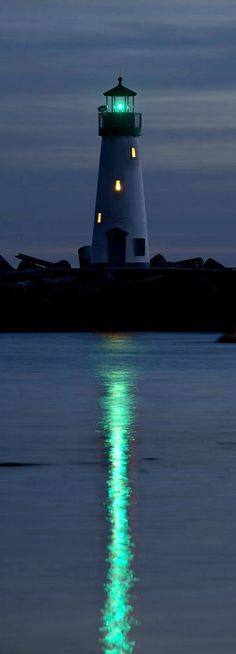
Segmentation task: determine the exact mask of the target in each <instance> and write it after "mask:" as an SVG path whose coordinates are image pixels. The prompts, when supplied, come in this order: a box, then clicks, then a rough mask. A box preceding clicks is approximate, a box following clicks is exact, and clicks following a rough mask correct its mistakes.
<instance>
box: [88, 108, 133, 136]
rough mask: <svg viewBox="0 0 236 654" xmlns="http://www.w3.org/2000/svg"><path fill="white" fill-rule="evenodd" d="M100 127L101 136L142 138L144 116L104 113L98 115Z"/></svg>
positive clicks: (131, 113)
mask: <svg viewBox="0 0 236 654" xmlns="http://www.w3.org/2000/svg"><path fill="white" fill-rule="evenodd" d="M98 127H99V135H100V136H140V135H141V131H142V114H140V113H136V112H130V113H129V112H127V113H115V112H114V113H113V112H109V111H102V112H99V114H98Z"/></svg>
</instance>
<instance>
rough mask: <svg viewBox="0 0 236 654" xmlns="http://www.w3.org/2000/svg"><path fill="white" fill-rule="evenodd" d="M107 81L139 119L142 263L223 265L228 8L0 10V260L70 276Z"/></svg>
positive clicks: (232, 39)
mask: <svg viewBox="0 0 236 654" xmlns="http://www.w3.org/2000/svg"><path fill="white" fill-rule="evenodd" d="M120 71H121V72H122V75H123V83H124V84H125V85H126V86H128V87H129V88H132V89H134V90H135V91H137V94H138V95H137V98H136V110H137V111H141V112H142V113H143V135H142V161H143V175H144V187H145V197H146V206H147V216H148V232H149V241H150V254H151V256H153V255H154V254H157V253H161V254H163V255H164V256H165V257H166V258H167V259H169V260H171V261H174V260H178V259H182V258H188V257H193V256H202V257H203V259H207V258H208V257H210V256H211V257H214V258H216V259H218V260H219V261H221V262H222V263H225V264H226V265H233V266H236V220H235V215H236V179H235V173H236V78H235V71H236V1H235V0H135V1H134V0H119V2H117V0H1V2H0V80H1V83H0V254H2V255H3V256H5V257H6V258H7V259H8V260H9V261H11V263H13V262H14V263H17V260H16V259H14V256H15V255H16V254H17V253H18V252H19V251H20V252H25V253H27V254H31V255H34V256H41V257H44V258H48V259H50V260H52V261H57V260H59V259H61V258H66V259H68V260H69V261H70V263H72V265H78V256H77V250H78V248H79V247H81V246H82V245H87V244H90V243H91V239H92V229H93V219H94V207H95V196H96V184H97V173H98V165H99V153H100V142H101V139H100V137H99V136H98V128H97V107H98V106H99V105H100V104H103V102H104V98H103V92H104V91H106V90H107V89H109V88H111V87H112V86H114V85H115V84H116V82H117V77H118V75H119V73H120Z"/></svg>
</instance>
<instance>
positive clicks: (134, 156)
mask: <svg viewBox="0 0 236 654" xmlns="http://www.w3.org/2000/svg"><path fill="white" fill-rule="evenodd" d="M130 154H131V159H136V157H137V150H136V148H130Z"/></svg>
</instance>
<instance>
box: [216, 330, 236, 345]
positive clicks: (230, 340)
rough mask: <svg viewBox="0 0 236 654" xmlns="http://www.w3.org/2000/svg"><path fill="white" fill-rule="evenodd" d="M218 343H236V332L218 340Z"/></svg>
mask: <svg viewBox="0 0 236 654" xmlns="http://www.w3.org/2000/svg"><path fill="white" fill-rule="evenodd" d="M217 343H236V331H235V332H226V334H223V335H222V336H220V338H218V339H217Z"/></svg>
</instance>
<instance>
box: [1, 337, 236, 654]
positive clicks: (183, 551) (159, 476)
mask: <svg viewBox="0 0 236 654" xmlns="http://www.w3.org/2000/svg"><path fill="white" fill-rule="evenodd" d="M215 341H216V335H215V334H6V335H4V334H1V337H0V361H1V366H0V398H1V400H0V402H1V439H0V464H1V467H0V536H1V537H0V652H1V654H42V653H43V652H50V654H78V653H81V654H108V653H109V652H113V654H123V653H126V652H128V653H132V652H134V654H144V652H147V653H148V654H157V652H158V653H160V654H189V652H191V654H200V652H201V654H231V653H232V654H233V653H234V652H235V647H236V626H235V612H236V583H235V582H236V566H235V558H236V555H235V542H236V520H235V517H236V516H235V497H236V433H235V432H236V421H235V418H236V405H235V375H236V348H235V346H231V345H223V344H218V343H216V342H215ZM3 464H5V465H3ZM6 464H7V465H6ZM12 464H14V465H12ZM16 464H21V465H16ZM22 464H28V465H22Z"/></svg>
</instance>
